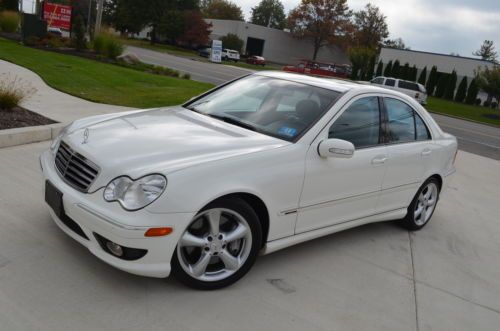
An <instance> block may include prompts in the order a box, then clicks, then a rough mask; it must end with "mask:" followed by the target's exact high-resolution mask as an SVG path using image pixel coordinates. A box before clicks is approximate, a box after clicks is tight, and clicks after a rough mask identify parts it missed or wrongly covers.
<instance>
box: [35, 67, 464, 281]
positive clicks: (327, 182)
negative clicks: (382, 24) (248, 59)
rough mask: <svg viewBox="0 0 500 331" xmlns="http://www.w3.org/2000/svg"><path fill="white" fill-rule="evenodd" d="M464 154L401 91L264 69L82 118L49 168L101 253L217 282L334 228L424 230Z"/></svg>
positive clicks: (76, 222) (113, 260) (50, 184)
mask: <svg viewBox="0 0 500 331" xmlns="http://www.w3.org/2000/svg"><path fill="white" fill-rule="evenodd" d="M456 152H457V140H456V139H455V138H454V137H453V136H451V135H449V134H446V133H443V131H442V130H441V129H440V128H439V126H438V125H437V124H436V122H435V121H434V120H433V119H432V117H431V116H430V115H429V114H428V113H427V111H426V110H425V109H424V108H423V107H422V106H421V105H420V104H419V103H418V102H416V101H415V99H413V98H410V97H408V96H406V95H404V94H401V93H399V92H395V91H391V90H387V89H382V88H378V87H374V86H370V85H360V84H356V83H351V82H348V81H340V80H336V79H322V78H318V77H309V76H303V75H296V74H290V73H283V72H260V73H256V74H252V75H249V76H246V77H243V78H240V79H238V80H235V81H233V82H231V83H229V84H227V85H224V86H223V87H219V88H215V89H213V90H212V91H209V92H207V93H205V94H203V95H201V96H200V97H198V98H195V99H193V100H191V101H189V102H187V103H185V104H183V105H182V106H178V107H167V108H160V109H152V110H139V111H130V112H125V113H117V114H107V115H99V116H94V117H89V118H86V119H81V120H77V121H75V122H74V123H72V124H71V125H69V126H68V127H66V128H65V129H63V131H62V132H61V133H60V134H59V136H58V137H57V138H56V139H55V140H54V141H53V143H52V145H51V146H50V149H49V150H47V151H46V152H44V153H43V154H42V155H41V158H40V165H41V167H42V171H43V177H44V180H45V201H46V202H47V204H48V205H49V206H50V208H49V210H50V214H51V216H52V218H53V219H54V221H55V223H56V224H57V225H58V226H59V227H60V228H61V229H62V230H63V231H64V232H65V233H67V234H68V235H69V236H71V237H72V238H74V239H75V240H77V241H78V242H79V243H81V244H82V245H84V246H85V247H87V248H88V249H89V250H90V252H91V253H92V254H94V255H96V256H97V257H98V258H100V259H101V260H103V261H105V262H106V263H109V264H110V265H112V266H114V267H116V268H119V269H121V270H124V271H127V272H130V273H133V274H137V275H143V276H151V277H167V276H168V275H169V274H170V273H172V274H173V275H174V276H175V277H176V278H177V279H179V280H180V281H181V282H183V283H184V284H187V285H189V286H192V287H195V288H199V289H216V288H221V287H224V286H227V285H229V284H232V283H234V282H236V281H237V280H238V279H240V278H241V277H243V275H245V274H246V273H247V272H248V271H249V270H250V268H251V267H252V265H253V264H254V262H255V260H256V258H257V256H258V255H259V254H268V253H271V252H274V251H277V250H280V249H282V248H285V247H288V246H291V245H295V244H298V243H301V242H304V241H307V240H312V239H314V238H318V237H321V236H325V235H329V234H332V233H334V232H338V231H342V230H345V229H348V228H352V227H356V226H359V225H363V224H367V223H371V222H379V221H389V220H399V221H398V222H400V223H401V224H402V225H403V226H405V227H406V228H408V229H410V230H419V229H421V228H422V227H424V226H425V225H426V224H427V223H428V222H429V220H430V219H431V217H432V215H433V213H434V211H435V209H436V205H437V203H438V201H439V195H440V193H441V192H442V191H443V190H444V189H445V188H446V187H447V185H448V183H449V182H450V179H451V178H452V174H453V173H454V172H455V166H454V162H455V156H456ZM332 254H335V252H332Z"/></svg>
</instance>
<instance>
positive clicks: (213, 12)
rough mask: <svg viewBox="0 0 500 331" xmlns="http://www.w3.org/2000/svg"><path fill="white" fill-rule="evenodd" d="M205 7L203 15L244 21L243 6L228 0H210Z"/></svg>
mask: <svg viewBox="0 0 500 331" xmlns="http://www.w3.org/2000/svg"><path fill="white" fill-rule="evenodd" d="M202 6H206V7H205V8H203V16H204V17H206V18H212V19H219V20H233V21H244V20H245V19H244V18H243V11H242V10H241V8H240V7H239V6H238V5H237V4H235V3H232V2H230V1H228V0H212V1H208V2H207V3H206V4H204V5H202Z"/></svg>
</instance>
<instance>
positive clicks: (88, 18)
mask: <svg viewBox="0 0 500 331" xmlns="http://www.w3.org/2000/svg"><path fill="white" fill-rule="evenodd" d="M91 18H92V0H89V13H88V15H87V34H88V35H89V39H90V23H91V22H92V20H91Z"/></svg>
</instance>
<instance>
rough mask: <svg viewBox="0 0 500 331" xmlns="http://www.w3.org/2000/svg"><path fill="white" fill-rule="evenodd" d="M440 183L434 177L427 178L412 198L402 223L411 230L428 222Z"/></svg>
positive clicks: (437, 197) (435, 203) (436, 200)
mask: <svg viewBox="0 0 500 331" xmlns="http://www.w3.org/2000/svg"><path fill="white" fill-rule="evenodd" d="M439 191H440V185H439V182H438V181H437V180H436V179H435V178H430V179H428V180H427V181H426V182H425V183H424V184H423V185H422V186H421V187H420V189H419V190H418V192H417V194H416V195H415V197H414V198H413V200H412V202H411V204H410V206H409V207H408V213H407V214H406V217H405V218H404V219H402V225H403V226H404V227H405V228H407V229H408V230H411V231H416V230H420V229H422V228H423V227H424V226H425V225H426V224H427V223H429V221H430V219H431V217H432V215H433V214H434V211H435V210H436V205H437V203H438V201H439Z"/></svg>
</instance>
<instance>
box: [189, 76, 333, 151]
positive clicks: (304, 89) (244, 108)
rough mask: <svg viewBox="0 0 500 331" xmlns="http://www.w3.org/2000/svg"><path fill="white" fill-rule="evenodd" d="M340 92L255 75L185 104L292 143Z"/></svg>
mask: <svg viewBox="0 0 500 331" xmlns="http://www.w3.org/2000/svg"><path fill="white" fill-rule="evenodd" d="M339 95H340V93H339V92H336V91H331V90H327V89H323V88H319V87H314V86H310V85H304V84H299V83H295V82H290V81H287V80H282V79H276V78H270V77H263V76H257V75H254V76H248V77H246V78H242V79H239V80H237V81H235V82H233V83H231V84H229V85H227V86H224V87H222V88H220V89H218V90H216V91H214V92H213V93H210V94H208V95H206V96H204V97H202V98H200V99H198V100H196V101H193V102H191V103H189V104H187V105H185V107H186V108H188V109H191V110H193V111H196V112H199V113H201V114H204V115H207V116H212V117H214V118H217V119H220V120H223V121H226V122H228V123H231V124H235V125H239V126H242V127H245V128H246V129H249V130H254V131H257V132H260V133H263V134H267V135H269V136H273V137H276V138H280V139H284V140H287V141H292V142H294V141H296V139H298V138H299V137H300V136H301V135H302V134H303V133H305V132H306V131H307V130H308V129H309V128H310V127H311V126H312V125H313V124H314V123H315V122H316V121H317V120H318V119H320V118H321V116H322V115H323V114H324V113H325V112H326V111H327V110H328V109H329V108H330V107H331V106H332V104H333V102H334V101H335V100H336V99H337V97H338V96H339Z"/></svg>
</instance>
